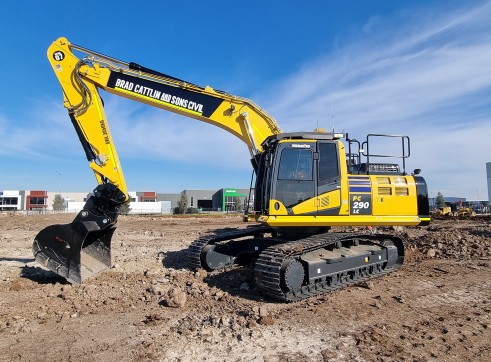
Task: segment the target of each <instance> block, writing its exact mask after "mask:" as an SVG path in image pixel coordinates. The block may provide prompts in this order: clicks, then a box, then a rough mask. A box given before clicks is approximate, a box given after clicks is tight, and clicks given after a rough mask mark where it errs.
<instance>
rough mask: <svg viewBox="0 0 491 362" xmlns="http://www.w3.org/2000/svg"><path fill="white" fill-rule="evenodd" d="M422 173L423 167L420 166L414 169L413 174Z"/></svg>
mask: <svg viewBox="0 0 491 362" xmlns="http://www.w3.org/2000/svg"><path fill="white" fill-rule="evenodd" d="M420 173H421V169H420V168H415V169H414V171H413V175H419V174H420Z"/></svg>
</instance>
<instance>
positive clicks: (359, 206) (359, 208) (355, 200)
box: [350, 194, 372, 215]
mask: <svg viewBox="0 0 491 362" xmlns="http://www.w3.org/2000/svg"><path fill="white" fill-rule="evenodd" d="M350 214H351V215H371V214H372V195H366V194H359V195H357V194H350Z"/></svg>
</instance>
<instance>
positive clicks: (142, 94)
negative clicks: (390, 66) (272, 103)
mask: <svg viewBox="0 0 491 362" xmlns="http://www.w3.org/2000/svg"><path fill="white" fill-rule="evenodd" d="M76 51H77V52H80V53H81V54H82V55H83V57H81V58H79V57H77V55H76V54H75V52H76ZM47 55H48V59H49V61H50V63H51V66H52V68H53V71H54V73H55V75H56V76H57V78H58V80H59V82H60V85H61V88H62V90H63V98H64V106H65V108H66V109H67V110H68V114H69V117H70V120H71V122H72V124H73V126H74V128H75V131H76V133H77V135H78V138H79V140H80V143H81V145H82V147H83V149H84V152H85V155H86V157H87V160H88V162H89V167H90V168H91V169H92V171H93V172H94V175H95V177H96V180H97V183H98V186H97V187H96V189H95V190H94V193H93V196H91V197H90V198H89V200H88V201H87V203H86V205H85V206H84V209H83V210H82V211H81V212H80V213H79V214H78V215H77V216H76V218H75V219H74V221H73V222H72V223H71V224H67V225H52V226H49V227H47V228H45V229H43V230H42V231H41V232H40V233H39V234H38V235H37V236H36V238H35V240H34V243H33V254H34V256H35V258H36V260H37V261H39V262H40V263H42V264H44V265H45V266H46V267H48V268H49V269H50V270H52V271H54V272H56V273H58V274H59V275H61V276H63V277H64V278H66V279H67V280H68V281H70V282H72V283H81V282H82V281H83V280H84V279H86V278H87V277H89V276H91V275H93V274H95V273H97V272H99V271H101V270H103V269H106V268H108V267H110V263H111V245H110V243H111V237H112V234H113V232H114V229H115V224H116V221H117V216H118V209H119V207H120V206H121V205H122V204H123V203H125V202H128V200H129V198H128V190H127V187H126V182H125V178H124V174H123V170H122V168H121V164H120V161H119V158H118V153H117V151H116V147H115V145H114V142H113V139H112V136H111V133H110V129H109V124H108V122H107V118H106V115H105V112H104V104H103V102H102V99H101V97H100V95H99V90H100V89H102V90H104V91H107V92H109V93H112V94H115V95H117V96H121V97H124V98H128V99H132V100H134V101H137V102H141V103H146V104H148V105H151V106H154V107H157V108H161V109H164V110H167V111H170V112H173V113H178V114H181V115H184V116H187V117H190V118H194V119H197V120H200V121H203V122H206V123H209V124H212V125H215V126H218V127H220V128H222V129H224V130H226V131H228V132H230V133H231V134H233V135H235V136H236V137H238V138H239V139H240V140H241V141H243V142H244V143H245V144H246V145H247V147H248V149H249V151H250V154H251V159H253V160H255V159H256V157H255V156H256V155H258V154H259V153H261V152H262V151H263V150H262V146H261V144H262V143H263V141H264V140H265V139H266V138H268V137H269V136H271V135H275V134H280V133H282V132H281V130H280V128H279V126H278V125H277V123H276V121H275V120H274V119H273V118H272V117H271V116H269V115H268V114H267V113H266V112H264V111H263V110H262V109H261V108H260V107H258V106H257V105H256V104H255V103H253V102H252V101H250V100H248V99H246V98H241V97H238V96H234V95H231V94H228V93H226V92H222V91H218V90H214V89H212V88H211V87H209V86H206V87H200V86H198V85H195V84H192V83H189V82H186V81H183V80H180V79H177V78H175V77H172V76H169V75H166V74H163V73H160V72H157V71H154V70H151V69H149V68H145V67H142V66H140V65H138V64H136V63H126V62H123V61H120V60H117V59H114V58H111V57H108V56H105V55H103V54H100V53H96V52H94V51H91V50H88V49H85V48H83V47H80V46H77V45H74V44H71V43H70V42H69V41H68V40H67V39H66V38H59V39H58V40H56V41H55V42H54V43H52V45H51V46H50V47H49V48H48V52H47Z"/></svg>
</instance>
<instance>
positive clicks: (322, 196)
mask: <svg viewBox="0 0 491 362" xmlns="http://www.w3.org/2000/svg"><path fill="white" fill-rule="evenodd" d="M75 52H79V53H81V54H82V55H83V57H81V58H79V57H77V56H76V55H75ZM48 59H49V61H50V63H51V65H52V67H53V71H54V73H55V75H56V76H57V78H58V80H59V82H60V85H61V87H62V90H63V96H64V105H65V107H66V109H67V110H68V114H69V117H70V120H71V122H72V124H73V126H74V128H75V131H76V132H77V135H78V138H79V140H80V143H81V144H82V147H83V149H84V152H85V155H86V157H87V160H88V162H89V167H90V168H91V169H92V171H93V172H94V174H95V177H96V180H97V183H98V186H97V187H96V188H95V190H94V193H93V195H92V196H91V197H90V198H89V199H88V201H87V203H86V205H85V207H84V209H83V210H82V211H81V212H80V213H79V214H78V215H77V216H76V217H75V219H74V220H73V222H72V223H71V224H67V225H52V226H49V227H47V228H45V229H44V230H42V231H40V232H39V234H38V235H37V236H36V238H35V240H34V243H33V253H34V255H35V258H36V260H37V261H39V262H40V263H41V264H43V265H45V266H47V267H48V268H49V269H50V270H52V271H54V272H56V273H58V274H59V275H61V276H62V277H64V278H66V279H67V280H68V281H69V282H71V283H81V282H83V281H84V280H85V279H87V278H88V277H90V276H92V275H94V274H95V273H98V272H100V271H102V270H104V269H106V268H108V267H110V266H111V238H112V235H113V232H114V230H115V227H116V221H117V218H118V210H119V208H120V207H121V205H123V204H124V203H126V202H128V191H127V188H126V183H125V179H124V176H123V172H122V168H121V165H120V162H119V159H118V154H117V152H116V148H115V146H114V143H113V140H112V137H111V134H110V130H109V125H108V123H107V119H106V116H105V113H104V106H103V103H102V100H101V97H100V94H99V90H104V91H107V92H109V93H112V94H115V95H117V96H121V97H124V98H129V99H132V100H134V101H137V102H142V103H146V104H148V105H150V106H154V107H157V108H161V109H164V110H167V111H170V112H174V113H178V114H181V115H184V116H187V117H190V118H194V119H197V120H200V121H203V122H206V123H209V124H212V125H215V126H218V127H221V128H222V129H224V130H226V131H228V132H229V133H231V134H233V135H234V136H236V137H237V138H238V139H239V140H241V141H242V142H244V143H245V144H246V146H247V147H248V149H249V152H250V155H251V162H252V166H253V170H254V179H253V180H254V182H252V183H251V198H252V197H253V205H254V207H253V210H248V215H247V216H248V218H249V219H253V220H255V221H256V223H255V224H254V225H252V226H249V227H246V228H243V229H237V230H232V231H227V232H216V233H214V234H210V235H207V236H204V237H202V238H199V239H198V240H195V241H194V242H193V243H192V245H191V246H190V247H189V249H188V250H187V251H186V253H187V257H188V262H189V267H190V268H193V269H194V268H204V269H206V270H208V271H212V270H221V269H223V268H226V267H228V266H232V265H235V264H238V265H246V264H247V265H253V267H254V275H255V282H256V287H257V289H259V290H260V291H261V292H263V293H264V294H266V295H268V296H271V297H273V298H275V299H278V300H283V301H297V300H302V299H304V298H307V297H310V296H314V295H318V294H322V293H326V292H330V291H333V290H336V289H339V288H342V287H344V286H346V285H350V284H353V283H358V282H360V281H363V280H366V279H369V278H372V277H374V276H379V275H383V274H385V273H388V272H390V271H393V270H397V269H399V268H400V266H401V265H402V263H403V259H404V246H403V242H402V240H401V239H400V238H399V237H397V236H396V235H393V234H390V233H389V234H377V233H371V232H367V233H360V232H354V231H353V232H346V233H333V232H329V228H330V227H331V226H372V227H377V226H396V225H403V226H412V225H426V224H428V223H429V222H430V217H429V204H428V192H427V186H426V183H425V180H424V179H423V178H422V177H421V176H419V175H417V174H418V173H419V172H418V171H419V170H417V171H416V170H415V172H414V173H412V174H408V173H407V172H406V159H407V158H408V157H409V155H410V144H409V138H408V137H406V136H393V135H380V134H371V135H368V136H367V138H366V140H364V141H362V142H360V141H357V140H354V139H350V138H349V136H348V135H347V134H341V133H334V132H325V131H321V130H317V131H314V132H293V133H285V132H283V131H281V129H280V127H279V126H278V124H277V123H276V121H275V120H274V119H273V118H272V117H271V116H270V115H268V114H267V113H266V112H265V111H263V110H262V109H261V108H260V107H259V106H257V105H256V104H255V103H253V102H252V101H250V100H248V99H246V98H242V97H238V96H235V95H231V94H228V93H226V92H223V91H218V90H215V89H213V88H211V87H209V86H206V87H201V86H198V85H195V84H193V83H190V82H186V81H183V80H181V79H178V78H175V77H173V76H170V75H166V74H164V73H160V72H157V71H154V70H151V69H149V68H146V67H143V66H140V65H138V64H136V63H126V62H122V61H120V60H117V59H114V58H112V57H109V56H106V55H103V54H99V53H96V52H94V51H91V50H88V49H86V48H83V47H80V46H77V45H74V44H71V43H70V42H68V40H67V39H65V38H59V39H58V40H56V41H55V42H54V43H53V44H52V45H51V46H50V47H49V49H48ZM380 139H391V140H394V139H395V140H396V141H397V143H398V144H400V146H398V147H400V148H401V149H400V151H396V153H395V154H392V153H380V152H373V151H372V152H371V151H370V149H371V148H372V146H373V144H374V141H375V143H377V142H376V140H380ZM185 141H186V140H183V142H185ZM220 152H225V150H217V154H218V155H219V154H220ZM384 157H390V158H391V161H394V159H395V162H392V163H386V162H380V160H381V159H382V158H384ZM219 159H220V158H219V157H217V160H219ZM149 177H151V175H149Z"/></svg>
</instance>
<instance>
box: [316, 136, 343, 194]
mask: <svg viewBox="0 0 491 362" xmlns="http://www.w3.org/2000/svg"><path fill="white" fill-rule="evenodd" d="M318 181H319V185H325V184H328V183H333V182H338V181H339V159H338V148H337V145H336V144H335V143H327V142H322V143H321V142H319V179H318Z"/></svg>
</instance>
